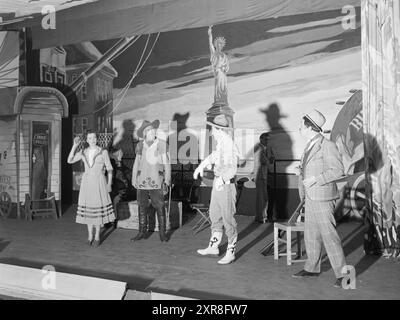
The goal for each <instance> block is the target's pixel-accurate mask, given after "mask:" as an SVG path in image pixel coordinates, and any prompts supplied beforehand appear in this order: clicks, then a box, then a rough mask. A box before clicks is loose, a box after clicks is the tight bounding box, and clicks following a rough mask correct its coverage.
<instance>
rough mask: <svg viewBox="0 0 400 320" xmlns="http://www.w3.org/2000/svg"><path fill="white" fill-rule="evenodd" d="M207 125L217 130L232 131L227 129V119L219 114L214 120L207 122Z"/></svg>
mask: <svg viewBox="0 0 400 320" xmlns="http://www.w3.org/2000/svg"><path fill="white" fill-rule="evenodd" d="M207 124H209V125H210V126H212V127H215V128H218V129H229V130H232V128H231V127H229V122H228V119H227V118H226V117H225V115H223V114H220V115H218V116H216V117H215V118H214V119H212V120H210V121H207Z"/></svg>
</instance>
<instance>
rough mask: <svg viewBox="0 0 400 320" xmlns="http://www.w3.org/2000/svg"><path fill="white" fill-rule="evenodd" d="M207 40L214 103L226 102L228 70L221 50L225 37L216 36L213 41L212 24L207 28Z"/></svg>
mask: <svg viewBox="0 0 400 320" xmlns="http://www.w3.org/2000/svg"><path fill="white" fill-rule="evenodd" d="M208 42H209V45H210V53H211V57H210V61H211V66H212V68H213V71H214V78H215V84H214V103H218V102H219V103H225V104H227V103H228V78H227V73H228V71H229V60H228V56H227V55H226V54H225V53H224V52H222V49H223V48H224V46H225V39H224V38H222V37H217V38H216V39H215V40H214V43H213V37H212V26H210V27H209V28H208Z"/></svg>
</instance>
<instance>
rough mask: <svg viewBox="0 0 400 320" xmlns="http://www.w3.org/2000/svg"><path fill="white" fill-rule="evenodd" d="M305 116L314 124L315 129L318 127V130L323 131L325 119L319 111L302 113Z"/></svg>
mask: <svg viewBox="0 0 400 320" xmlns="http://www.w3.org/2000/svg"><path fill="white" fill-rule="evenodd" d="M304 117H305V118H307V119H308V120H310V122H311V123H312V124H313V125H315V127H316V128H317V129H319V131H321V132H322V131H323V130H322V126H323V125H324V124H325V122H326V120H325V117H324V115H323V114H322V113H321V112H319V111H318V110H315V109H314V110H312V111H311V112H309V113H307V114H305V115H304Z"/></svg>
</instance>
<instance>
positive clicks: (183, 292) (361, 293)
mask: <svg viewBox="0 0 400 320" xmlns="http://www.w3.org/2000/svg"><path fill="white" fill-rule="evenodd" d="M74 218H75V208H74V207H73V206H72V207H71V208H70V209H69V210H68V211H67V212H65V213H64V215H63V217H62V218H61V219H59V220H53V219H41V218H39V219H36V220H34V221H32V222H30V221H25V220H18V219H8V220H4V219H1V220H0V263H9V264H15V265H23V266H30V267H36V268H42V267H43V266H44V265H53V266H54V267H55V268H56V270H58V271H61V272H70V273H76V274H82V275H88V276H95V277H102V278H107V279H113V280H121V281H125V282H128V284H129V289H130V290H129V291H128V293H127V296H126V298H127V299H146V297H147V296H146V294H143V293H140V292H150V291H154V292H161V293H167V294H172V295H177V296H183V297H191V298H200V299H263V300H269V299H399V298H400V264H399V262H395V261H390V260H386V259H384V258H380V257H376V256H365V255H364V253H363V247H362V246H363V236H364V231H363V226H362V225H360V224H359V223H356V222H348V223H343V224H340V225H339V227H338V230H339V233H340V236H341V238H342V240H343V243H344V249H345V253H346V260H347V263H348V264H350V265H353V266H355V268H356V272H357V282H356V289H355V290H343V289H338V288H335V287H334V286H333V283H334V281H335V278H334V274H333V271H332V269H331V268H330V264H329V261H328V260H327V259H326V257H325V262H324V263H323V268H322V269H323V272H322V274H321V275H320V276H319V277H318V278H313V279H295V278H292V277H291V275H292V274H293V273H295V272H297V271H299V270H301V269H302V267H303V264H294V265H292V266H287V265H286V261H285V259H284V258H281V259H280V260H279V261H275V260H274V259H273V256H263V255H261V254H260V253H259V250H260V249H261V248H262V247H263V246H264V245H265V244H266V243H267V242H268V241H270V240H271V239H272V236H273V227H272V224H264V225H261V224H254V223H253V218H252V217H248V216H237V222H238V228H239V241H238V248H237V254H236V256H237V260H236V262H234V263H233V264H231V265H227V266H220V265H218V264H217V259H215V258H206V257H200V256H198V255H197V254H196V249H198V248H203V247H205V246H206V245H207V243H208V239H209V228H207V229H204V230H203V231H201V232H200V233H198V234H197V235H194V234H193V231H192V229H191V227H192V226H193V224H194V223H195V221H196V220H197V219H198V217H193V216H190V217H189V218H188V219H186V220H188V221H186V223H185V224H184V226H183V227H182V228H179V229H177V230H174V232H173V233H172V235H171V239H170V241H169V242H167V243H161V242H160V240H159V237H158V234H157V233H153V234H152V235H151V237H150V238H149V239H147V240H143V241H140V242H137V243H131V242H130V241H129V239H130V238H131V237H132V236H133V235H134V234H136V232H137V231H135V230H124V229H116V230H114V231H112V232H109V233H108V234H106V235H105V236H106V239H105V240H104V241H103V243H102V245H101V246H100V247H97V248H95V247H90V246H88V245H87V244H86V228H85V226H83V225H78V224H76V223H75V222H74ZM223 245H224V248H226V238H224V239H223Z"/></svg>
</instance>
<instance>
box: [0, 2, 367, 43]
mask: <svg viewBox="0 0 400 320" xmlns="http://www.w3.org/2000/svg"><path fill="white" fill-rule="evenodd" d="M21 1H22V0H20V2H21ZM26 1H27V0H26ZM44 2H46V3H48V2H52V1H50V0H47V1H44ZM44 2H43V3H44ZM53 2H56V3H58V1H56V0H54V1H53ZM63 2H65V1H63ZM75 2H76V3H79V1H75ZM82 2H83V3H82V4H77V5H75V6H73V7H70V8H68V9H64V10H60V11H57V14H56V29H53V30H52V29H48V30H45V29H43V28H42V25H41V22H42V19H43V17H42V15H41V13H34V12H33V13H32V14H33V15H34V17H33V18H30V19H26V20H24V21H17V22H15V23H10V24H7V25H3V26H0V28H3V29H14V30H15V29H19V28H22V27H31V28H32V38H33V48H34V49H38V48H46V47H54V46H59V45H66V44H72V43H79V42H83V41H95V40H106V39H114V38H120V37H124V36H133V35H139V34H149V33H155V32H165V31H173V30H181V29H189V28H198V27H204V26H208V25H212V24H222V23H228V22H234V21H241V20H258V19H267V18H274V17H280V16H290V15H296V14H305V13H314V12H315V13H317V12H323V11H329V10H341V9H342V8H343V7H344V6H348V5H351V6H355V7H359V6H360V5H361V3H360V0H336V1H331V0H138V1H132V0H113V1H110V0H98V1H91V2H86V1H85V0H84V1H82ZM60 8H62V6H61V5H58V6H57V7H56V9H60ZM346 14H348V12H346V11H345V12H344V13H343V16H344V17H345V15H346Z"/></svg>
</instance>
